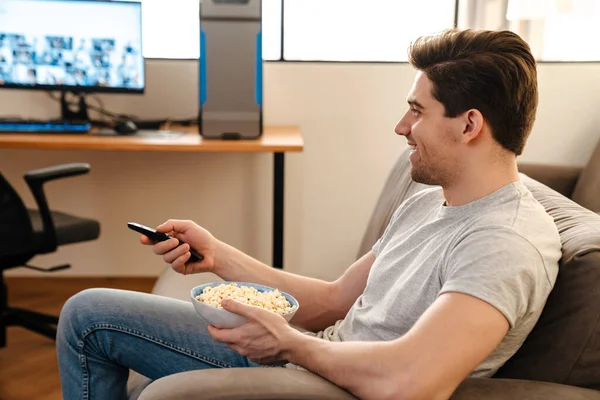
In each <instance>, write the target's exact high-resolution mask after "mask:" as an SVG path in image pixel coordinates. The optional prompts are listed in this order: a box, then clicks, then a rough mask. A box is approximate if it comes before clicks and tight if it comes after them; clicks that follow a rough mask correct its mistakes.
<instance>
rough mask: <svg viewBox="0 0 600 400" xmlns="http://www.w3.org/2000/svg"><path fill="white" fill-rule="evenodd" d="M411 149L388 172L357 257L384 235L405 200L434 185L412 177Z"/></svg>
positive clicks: (403, 152)
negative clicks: (395, 212) (418, 181)
mask: <svg viewBox="0 0 600 400" xmlns="http://www.w3.org/2000/svg"><path fill="white" fill-rule="evenodd" d="M410 151H411V150H410V148H409V147H407V148H406V149H405V150H404V151H402V152H401V153H400V154H399V155H398V157H397V158H396V160H395V161H394V165H393V166H392V169H391V170H390V172H389V173H388V176H387V178H386V180H385V183H384V184H383V188H382V189H381V192H380V194H379V198H378V199H377V203H376V204H375V207H374V208H373V212H372V214H371V218H370V219H369V222H368V224H367V229H366V230H365V233H364V234H363V237H362V241H361V243H360V246H359V248H358V253H357V256H356V258H357V259H358V258H360V257H362V256H363V255H365V254H366V253H367V252H368V251H369V250H371V247H373V245H374V244H375V242H376V241H377V239H379V238H380V237H381V235H383V232H384V231H385V228H386V227H387V225H388V223H389V222H390V219H391V218H392V215H393V214H394V211H396V209H397V208H398V206H399V205H400V204H402V202H404V200H406V199H408V198H409V197H410V196H412V195H413V194H415V193H417V192H419V191H421V190H423V189H427V188H430V187H432V186H428V185H424V184H422V183H417V182H415V181H413V180H412V178H411V177H410V168H411V167H410V159H409V155H410Z"/></svg>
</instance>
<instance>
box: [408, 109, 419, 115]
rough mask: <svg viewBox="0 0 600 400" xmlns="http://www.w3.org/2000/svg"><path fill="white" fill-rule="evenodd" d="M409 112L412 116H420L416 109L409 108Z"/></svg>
mask: <svg viewBox="0 0 600 400" xmlns="http://www.w3.org/2000/svg"><path fill="white" fill-rule="evenodd" d="M410 112H411V113H413V115H419V114H421V111H419V110H417V109H416V108H411V109H410Z"/></svg>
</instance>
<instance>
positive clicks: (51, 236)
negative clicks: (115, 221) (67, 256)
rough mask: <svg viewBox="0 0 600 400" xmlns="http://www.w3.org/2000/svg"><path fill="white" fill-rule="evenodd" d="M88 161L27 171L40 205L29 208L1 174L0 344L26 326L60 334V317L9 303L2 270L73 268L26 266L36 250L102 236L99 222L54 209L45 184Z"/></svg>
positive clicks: (50, 334)
mask: <svg viewBox="0 0 600 400" xmlns="http://www.w3.org/2000/svg"><path fill="white" fill-rule="evenodd" d="M89 170H90V165H89V164H83V163H74V164H64V165H57V166H53V167H48V168H41V169H37V170H34V171H30V172H28V173H26V174H25V181H26V182H27V184H28V185H29V188H30V189H31V192H32V193H33V197H34V198H35V201H36V203H37V205H38V210H31V209H27V208H26V207H25V205H24V204H23V201H22V200H21V197H20V196H19V195H18V193H17V192H16V191H15V190H14V189H13V187H12V186H11V185H10V184H9V183H8V181H7V180H6V179H5V178H4V177H3V176H2V174H1V173H0V348H2V347H5V346H6V329H7V327H9V326H22V327H24V328H26V329H29V330H32V331H34V332H37V333H39V334H41V335H43V336H46V337H49V338H51V339H55V338H56V324H57V323H58V317H56V316H53V315H47V314H42V313H39V312H34V311H29V310H24V309H20V308H15V307H9V305H8V296H7V287H6V284H5V282H4V270H5V269H9V268H15V267H27V268H31V269H34V270H38V271H43V272H53V271H58V270H62V269H66V268H69V267H70V265H68V264H64V265H59V266H56V267H52V268H48V269H44V268H39V267H34V266H32V265H28V264H27V262H28V261H29V260H31V259H32V258H33V257H34V256H36V255H38V254H45V253H51V252H54V251H55V250H56V248H57V246H61V245H64V244H69V243H77V242H84V241H88V240H94V239H96V238H98V236H99V234H100V224H99V223H98V222H97V221H94V220H91V219H86V218H79V217H75V216H73V215H69V214H65V213H62V212H56V211H50V208H49V207H48V202H47V201H46V196H45V194H44V188H43V185H44V183H45V182H47V181H51V180H54V179H59V178H66V177H69V176H75V175H82V174H86V173H88V172H89Z"/></svg>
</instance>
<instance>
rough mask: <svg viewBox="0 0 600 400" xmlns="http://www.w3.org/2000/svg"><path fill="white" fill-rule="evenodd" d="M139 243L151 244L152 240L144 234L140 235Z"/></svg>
mask: <svg viewBox="0 0 600 400" xmlns="http://www.w3.org/2000/svg"><path fill="white" fill-rule="evenodd" d="M140 243H141V244H145V245H153V244H154V242H153V241H152V240H150V238H149V237H148V236H146V235H140Z"/></svg>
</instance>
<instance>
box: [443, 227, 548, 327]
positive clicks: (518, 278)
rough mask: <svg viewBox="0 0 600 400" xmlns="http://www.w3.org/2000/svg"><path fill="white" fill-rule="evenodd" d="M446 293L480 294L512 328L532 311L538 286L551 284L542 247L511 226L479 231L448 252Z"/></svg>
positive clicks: (445, 270)
mask: <svg viewBox="0 0 600 400" xmlns="http://www.w3.org/2000/svg"><path fill="white" fill-rule="evenodd" d="M443 275H444V276H443V279H444V281H443V285H442V289H441V291H440V294H442V293H448V292H459V293H464V294H468V295H471V296H473V297H477V298H479V299H481V300H483V301H485V302H487V303H489V304H490V305H492V306H493V307H495V308H496V309H497V310H498V311H500V312H501V313H502V314H503V315H504V316H505V317H506V319H507V320H508V322H509V324H510V329H513V328H514V327H515V326H516V325H517V324H518V322H519V321H520V320H521V319H522V318H523V317H524V316H525V315H526V314H527V313H528V312H529V309H530V306H531V304H532V303H534V299H535V297H536V294H537V293H536V292H537V289H538V288H539V287H540V286H545V285H549V284H550V283H549V282H548V279H547V276H546V275H545V266H544V263H543V260H542V257H541V255H540V253H539V252H538V250H537V249H536V248H535V247H534V246H533V245H532V244H531V243H530V242H529V241H528V240H526V239H525V238H523V237H522V236H520V235H519V234H517V233H515V232H513V231H511V230H509V229H504V228H503V229H489V230H481V231H476V232H474V233H471V234H469V235H468V236H467V237H465V238H464V239H462V240H461V241H460V243H458V244H457V245H456V246H455V247H454V248H452V249H451V250H450V252H449V254H448V259H447V263H446V267H445V269H444V270H443Z"/></svg>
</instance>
